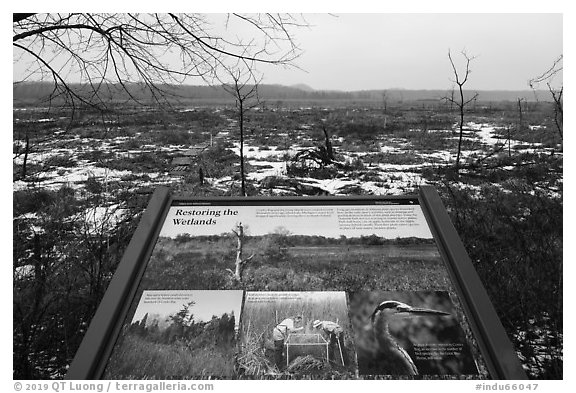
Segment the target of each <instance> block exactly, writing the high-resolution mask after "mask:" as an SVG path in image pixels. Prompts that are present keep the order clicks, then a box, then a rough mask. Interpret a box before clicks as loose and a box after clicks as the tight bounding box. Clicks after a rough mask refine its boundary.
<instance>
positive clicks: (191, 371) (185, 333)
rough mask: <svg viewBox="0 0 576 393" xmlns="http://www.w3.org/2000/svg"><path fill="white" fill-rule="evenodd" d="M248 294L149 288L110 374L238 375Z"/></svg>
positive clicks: (108, 376) (109, 376)
mask: <svg viewBox="0 0 576 393" xmlns="http://www.w3.org/2000/svg"><path fill="white" fill-rule="evenodd" d="M242 296H243V292H242V291H197V290H189V291H183V290H164V291H144V292H143V294H142V297H141V298H140V302H139V304H138V307H137V309H136V312H135V313H134V316H133V317H132V322H131V323H130V324H129V325H127V326H125V328H124V331H123V335H122V337H121V339H120V340H119V342H118V343H117V345H116V350H115V351H114V354H113V355H112V357H111V358H110V361H109V363H108V367H107V369H106V371H105V375H104V377H105V378H106V379H151V378H158V379H167V378H177V379H181V378H201V377H207V376H210V377H214V376H215V377H232V376H233V375H234V356H235V352H236V346H237V340H238V329H239V319H240V311H241V305H242Z"/></svg>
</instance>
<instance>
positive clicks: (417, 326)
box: [350, 291, 479, 376]
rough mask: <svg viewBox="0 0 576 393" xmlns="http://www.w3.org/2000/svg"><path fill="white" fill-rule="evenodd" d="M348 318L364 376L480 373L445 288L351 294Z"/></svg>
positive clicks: (360, 371)
mask: <svg viewBox="0 0 576 393" xmlns="http://www.w3.org/2000/svg"><path fill="white" fill-rule="evenodd" d="M350 319H351V321H352V325H353V327H354V333H355V336H354V337H355V341H356V351H357V354H358V371H359V374H360V375H365V376H366V375H371V376H430V375H436V376H439V375H441V376H446V375H453V376H465V375H478V374H479V372H478V369H477V367H476V363H475V359H474V356H473V354H472V351H471V347H470V345H469V343H468V342H467V339H466V335H465V333H464V330H462V328H461V326H460V324H459V322H458V317H457V314H456V309H455V307H454V306H453V304H452V302H451V301H450V297H449V295H448V293H447V292H394V291H374V292H357V293H353V294H350Z"/></svg>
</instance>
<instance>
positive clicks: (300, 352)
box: [238, 292, 357, 379]
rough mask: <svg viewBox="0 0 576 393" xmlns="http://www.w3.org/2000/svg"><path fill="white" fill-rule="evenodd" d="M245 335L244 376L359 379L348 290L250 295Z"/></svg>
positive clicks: (241, 359)
mask: <svg viewBox="0 0 576 393" xmlns="http://www.w3.org/2000/svg"><path fill="white" fill-rule="evenodd" d="M241 333H242V338H241V350H240V356H239V357H238V369H239V370H240V373H241V375H240V376H246V377H264V378H295V379H299V378H318V379H327V378H331V377H337V378H346V379H348V378H354V377H355V375H356V368H357V367H356V359H355V350H354V343H353V338H352V327H351V325H350V320H349V318H348V308H347V300H346V294H345V293H344V292H247V293H246V297H245V302H244V308H243V312H242V327H241Z"/></svg>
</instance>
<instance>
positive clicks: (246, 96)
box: [222, 65, 260, 196]
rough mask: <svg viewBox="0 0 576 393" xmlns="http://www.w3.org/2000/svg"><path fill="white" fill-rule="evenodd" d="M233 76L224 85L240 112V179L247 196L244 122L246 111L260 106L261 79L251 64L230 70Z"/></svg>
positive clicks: (243, 192) (243, 194) (243, 191)
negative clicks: (243, 67)
mask: <svg viewBox="0 0 576 393" xmlns="http://www.w3.org/2000/svg"><path fill="white" fill-rule="evenodd" d="M229 74H230V77H231V78H232V82H231V83H225V84H223V85H222V86H223V87H224V90H226V91H227V92H228V93H229V94H230V95H232V96H233V97H234V99H235V101H236V110H237V113H238V128H239V130H240V180H241V193H242V196H246V173H245V169H244V123H245V120H246V113H247V112H248V111H249V110H251V109H253V108H255V107H256V106H258V104H259V102H260V100H259V98H258V83H259V82H260V79H259V78H258V77H257V76H256V75H255V74H254V73H253V72H252V68H251V66H250V65H247V66H246V68H245V69H244V70H242V69H241V68H236V69H234V70H230V71H229Z"/></svg>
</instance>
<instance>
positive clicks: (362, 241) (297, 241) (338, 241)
mask: <svg viewBox="0 0 576 393" xmlns="http://www.w3.org/2000/svg"><path fill="white" fill-rule="evenodd" d="M281 238H283V239H286V240H287V241H288V242H289V245H290V246H292V247H294V246H342V245H366V246H384V245H418V244H435V243H434V239H431V238H430V239H425V238H420V237H398V238H394V239H387V238H384V237H380V236H377V235H369V236H360V237H346V236H340V237H338V238H333V237H325V236H308V235H282V234H276V233H271V234H267V235H260V236H246V239H247V240H250V241H260V240H265V239H271V240H279V239H281ZM221 240H222V235H210V236H190V235H189V234H181V235H178V236H177V237H176V238H175V239H174V241H175V242H176V243H187V242H189V241H195V242H206V243H217V242H219V241H221Z"/></svg>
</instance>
